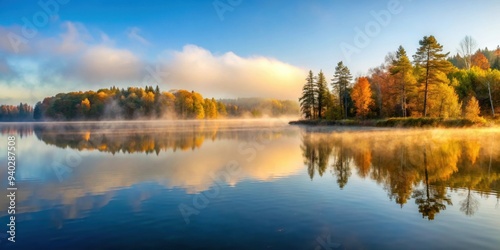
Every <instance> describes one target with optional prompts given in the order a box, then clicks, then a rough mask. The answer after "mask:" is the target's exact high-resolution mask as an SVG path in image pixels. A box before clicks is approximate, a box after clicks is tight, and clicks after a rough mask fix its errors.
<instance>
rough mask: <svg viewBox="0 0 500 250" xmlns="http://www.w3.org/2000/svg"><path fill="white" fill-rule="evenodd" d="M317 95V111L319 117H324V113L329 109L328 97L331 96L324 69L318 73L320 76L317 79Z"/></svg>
mask: <svg viewBox="0 0 500 250" xmlns="http://www.w3.org/2000/svg"><path fill="white" fill-rule="evenodd" d="M315 90H316V96H317V100H318V101H317V109H316V110H317V112H318V118H319V119H321V118H324V115H323V114H324V113H325V111H326V109H327V104H328V99H329V98H330V91H329V90H328V86H327V83H326V78H325V74H323V71H320V72H319V74H318V78H317V80H316V88H315Z"/></svg>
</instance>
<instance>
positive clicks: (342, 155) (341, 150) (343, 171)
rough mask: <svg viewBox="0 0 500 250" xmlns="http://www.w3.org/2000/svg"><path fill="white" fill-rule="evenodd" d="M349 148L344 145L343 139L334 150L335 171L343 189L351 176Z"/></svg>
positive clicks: (338, 182)
mask: <svg viewBox="0 0 500 250" xmlns="http://www.w3.org/2000/svg"><path fill="white" fill-rule="evenodd" d="M347 151H348V149H346V148H345V147H344V144H343V141H342V140H341V141H340V143H339V144H338V145H337V147H336V148H335V150H334V162H333V164H332V168H333V172H334V173H335V176H336V177H337V184H338V185H339V188H340V189H343V188H344V187H345V185H347V182H348V181H349V177H350V176H351V169H350V167H349V165H350V162H351V160H350V158H349V156H348V152H347Z"/></svg>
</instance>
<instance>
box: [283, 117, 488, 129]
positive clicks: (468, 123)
mask: <svg viewBox="0 0 500 250" xmlns="http://www.w3.org/2000/svg"><path fill="white" fill-rule="evenodd" d="M288 124H290V125H303V126H342V127H351V126H352V127H386V128H474V127H481V128H482V127H493V126H495V124H494V122H493V121H486V120H485V119H478V120H475V121H473V120H469V119H444V118H387V119H367V120H297V121H290V122H289V123H288Z"/></svg>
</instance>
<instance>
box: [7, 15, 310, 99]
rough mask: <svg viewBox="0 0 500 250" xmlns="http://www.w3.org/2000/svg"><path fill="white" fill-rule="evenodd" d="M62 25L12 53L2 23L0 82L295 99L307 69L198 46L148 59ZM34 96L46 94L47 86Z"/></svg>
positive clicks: (76, 26) (134, 33)
mask: <svg viewBox="0 0 500 250" xmlns="http://www.w3.org/2000/svg"><path fill="white" fill-rule="evenodd" d="M60 27H61V29H62V32H60V33H59V34H57V35H55V36H49V37H47V36H43V35H42V34H40V35H39V36H37V37H36V38H34V39H32V40H30V41H29V43H28V44H27V46H29V47H26V48H23V49H24V50H23V53H15V52H14V51H13V50H12V48H11V45H10V43H9V41H8V40H6V39H5V35H7V34H9V32H13V31H15V27H14V28H5V27H2V26H0V56H1V58H0V73H1V74H2V75H3V77H0V86H8V85H9V84H11V83H15V84H20V85H22V86H24V87H25V88H26V90H27V91H28V90H30V89H33V88H36V87H40V88H43V89H44V90H45V89H50V90H55V91H59V92H67V91H77V90H88V89H96V88H107V87H109V86H111V85H115V86H119V87H126V86H137V85H139V86H144V85H146V84H147V85H155V84H159V85H161V87H162V89H164V90H170V89H187V90H194V91H197V92H199V93H201V94H203V95H204V96H206V97H215V98H237V97H265V98H279V99H291V100H296V99H297V98H298V96H299V94H300V91H301V87H302V85H303V82H304V77H305V75H306V71H305V70H303V69H301V68H298V67H295V66H293V65H290V64H287V63H285V62H282V61H279V60H277V59H274V58H269V57H265V56H250V57H242V56H239V55H237V54H235V53H234V52H227V53H224V54H220V55H218V54H213V53H212V52H210V51H209V50H207V49H204V48H201V47H198V46H196V45H186V46H184V47H183V49H182V50H180V51H168V52H165V53H164V54H163V55H167V57H159V58H158V59H157V60H150V59H146V58H143V57H141V56H140V54H136V53H134V51H133V50H131V49H128V47H117V46H116V45H115V43H114V40H113V39H114V38H113V37H111V38H110V37H109V36H108V35H107V34H106V33H104V32H102V31H97V32H96V34H94V36H92V34H91V33H90V32H89V31H88V30H87V29H86V27H85V26H84V25H83V24H81V23H75V22H64V23H62V25H61V26H60ZM139 32H140V30H139V28H137V27H132V28H130V29H129V31H128V36H129V37H130V38H131V39H135V40H136V41H139V42H141V43H148V44H149V42H148V41H147V40H145V39H144V38H142V37H141V36H139V35H138V34H139ZM94 37H96V39H95V38H94ZM26 65H29V66H30V67H29V69H31V70H27V68H26ZM7 76H8V77H7ZM2 88H3V87H2ZM53 94H57V93H50V95H53ZM36 95H39V96H37V98H40V99H43V97H45V96H46V95H47V92H46V91H43V93H42V92H37V94H36ZM42 95H43V96H42ZM0 97H2V98H4V97H6V96H0ZM20 101H24V100H22V99H21V100H20Z"/></svg>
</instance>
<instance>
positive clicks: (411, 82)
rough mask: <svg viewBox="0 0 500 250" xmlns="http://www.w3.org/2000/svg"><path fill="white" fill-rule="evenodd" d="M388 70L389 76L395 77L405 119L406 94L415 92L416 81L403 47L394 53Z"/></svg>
mask: <svg viewBox="0 0 500 250" xmlns="http://www.w3.org/2000/svg"><path fill="white" fill-rule="evenodd" d="M389 70H390V72H391V74H392V75H393V76H395V77H396V81H397V86H398V88H399V92H400V94H401V98H400V100H401V113H402V115H403V117H406V116H407V110H408V108H407V103H408V102H407V99H408V93H409V92H413V91H414V90H415V83H416V80H415V77H414V75H413V67H412V65H411V62H410V59H409V58H408V56H407V55H406V51H405V49H404V48H403V46H399V48H398V51H397V52H396V58H395V60H394V61H393V62H392V65H391V67H390V69H389Z"/></svg>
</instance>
